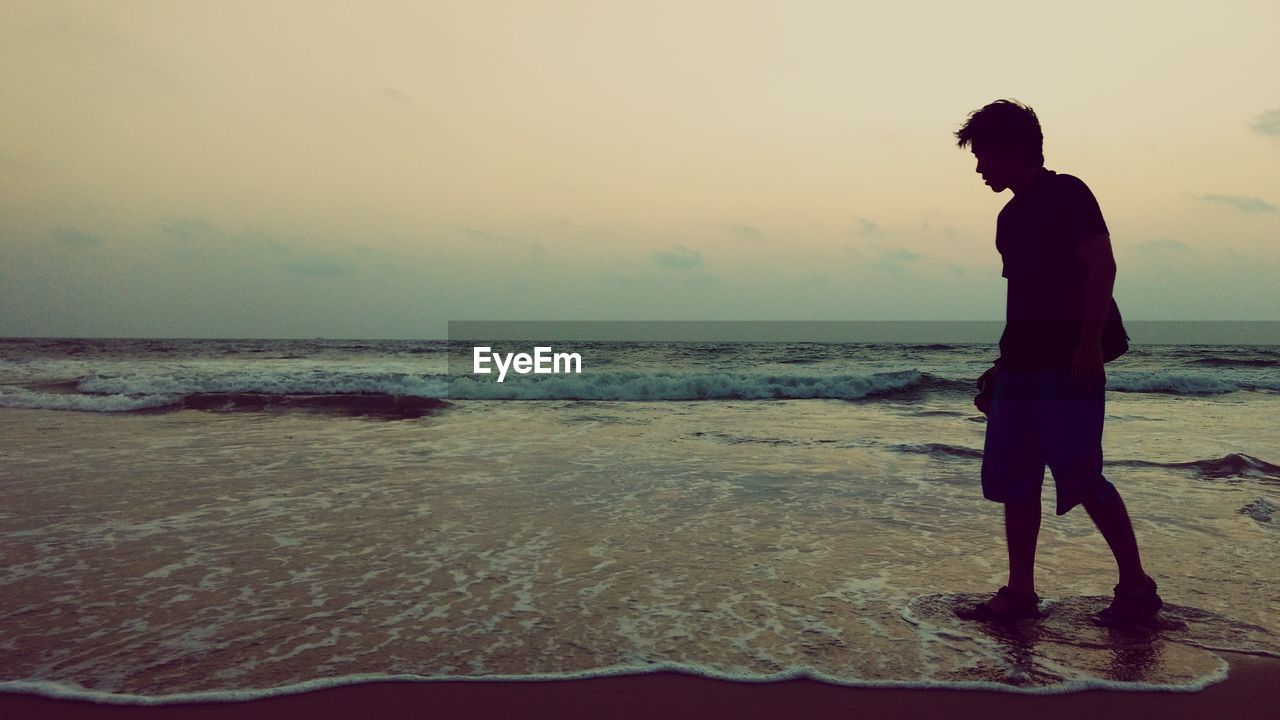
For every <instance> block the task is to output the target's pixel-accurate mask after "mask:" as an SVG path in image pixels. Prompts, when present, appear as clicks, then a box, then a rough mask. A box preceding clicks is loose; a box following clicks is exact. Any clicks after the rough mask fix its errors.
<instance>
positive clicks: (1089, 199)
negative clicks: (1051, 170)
mask: <svg viewBox="0 0 1280 720" xmlns="http://www.w3.org/2000/svg"><path fill="white" fill-rule="evenodd" d="M1059 177H1061V178H1062V183H1061V188H1060V191H1059V200H1060V203H1061V205H1060V208H1059V209H1060V212H1061V213H1062V214H1061V215H1060V217H1061V219H1062V227H1063V229H1064V233H1063V239H1064V240H1065V241H1066V243H1067V245H1068V246H1071V247H1075V246H1077V245H1080V244H1081V243H1083V242H1084V241H1086V240H1088V239H1089V238H1092V237H1093V236H1095V235H1098V234H1101V233H1105V232H1110V231H1109V230H1107V222H1106V220H1104V219H1103V217H1102V209H1101V208H1100V207H1098V201H1097V199H1096V198H1094V196H1093V192H1092V191H1090V190H1089V186H1088V185H1085V184H1084V181H1083V180H1081V179H1080V178H1077V177H1075V176H1073V175H1060V176H1059Z"/></svg>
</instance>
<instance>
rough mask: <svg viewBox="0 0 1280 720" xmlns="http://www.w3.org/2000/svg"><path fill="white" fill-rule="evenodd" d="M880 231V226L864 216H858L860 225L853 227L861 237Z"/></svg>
mask: <svg viewBox="0 0 1280 720" xmlns="http://www.w3.org/2000/svg"><path fill="white" fill-rule="evenodd" d="M878 232H880V226H879V225H877V224H875V223H873V222H871V221H870V220H868V219H866V218H864V217H860V218H858V227H856V228H854V229H853V233H854V234H855V235H859V236H861V237H866V236H868V235H875V234H876V233H878Z"/></svg>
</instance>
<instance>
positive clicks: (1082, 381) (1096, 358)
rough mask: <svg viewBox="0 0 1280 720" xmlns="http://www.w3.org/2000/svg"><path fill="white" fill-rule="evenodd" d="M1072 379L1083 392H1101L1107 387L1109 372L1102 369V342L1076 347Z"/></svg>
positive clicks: (1082, 344)
mask: <svg viewBox="0 0 1280 720" xmlns="http://www.w3.org/2000/svg"><path fill="white" fill-rule="evenodd" d="M1071 378H1072V379H1073V380H1075V383H1076V386H1077V387H1079V388H1080V389H1082V390H1086V391H1090V392H1092V391H1095V390H1100V389H1102V388H1104V387H1106V385H1107V371H1106V370H1104V369H1103V367H1102V342H1101V341H1098V342H1086V343H1081V344H1080V345H1078V346H1076V357H1075V360H1074V362H1073V363H1072V365H1071Z"/></svg>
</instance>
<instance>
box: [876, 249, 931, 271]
mask: <svg viewBox="0 0 1280 720" xmlns="http://www.w3.org/2000/svg"><path fill="white" fill-rule="evenodd" d="M921 257H923V255H920V254H918V253H913V252H911V251H910V250H908V249H906V248H901V247H897V248H889V249H887V250H885V251H884V252H882V253H881V254H880V257H878V258H876V259H875V260H872V261H871V266H872V267H874V268H879V269H881V270H888V271H889V272H894V273H902V272H906V271H907V268H908V266H909V265H911V264H913V263H915V262H916V261H918V260H919V259H920V258H921Z"/></svg>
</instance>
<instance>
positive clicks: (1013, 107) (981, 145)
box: [956, 100, 1044, 192]
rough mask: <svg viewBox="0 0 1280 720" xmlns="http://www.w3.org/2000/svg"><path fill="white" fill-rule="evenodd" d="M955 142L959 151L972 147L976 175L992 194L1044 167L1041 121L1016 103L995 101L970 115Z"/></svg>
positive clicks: (1029, 110) (1026, 108) (957, 132)
mask: <svg viewBox="0 0 1280 720" xmlns="http://www.w3.org/2000/svg"><path fill="white" fill-rule="evenodd" d="M956 139H957V140H958V142H957V143H956V144H957V145H958V146H959V147H962V148H963V147H965V146H970V147H971V149H972V150H973V154H974V156H975V157H977V158H978V167H977V172H978V173H979V174H980V175H982V179H983V180H985V181H986V182H987V184H988V185H990V186H991V189H992V190H993V191H995V192H1001V191H1003V190H1004V189H1005V188H1008V187H1010V185H1012V184H1014V183H1015V182H1017V181H1018V180H1019V179H1021V178H1026V177H1027V176H1028V174H1030V173H1031V172H1033V171H1034V170H1036V169H1038V168H1040V167H1042V166H1043V165H1044V135H1043V134H1042V133H1041V132H1040V119H1039V118H1037V117H1036V113H1035V111H1034V110H1032V109H1031V108H1030V107H1027V106H1026V105H1023V104H1021V103H1018V102H1017V101H1016V100H997V101H995V102H993V103H991V104H990V105H987V106H985V107H983V108H982V109H981V110H976V111H974V112H972V113H969V118H968V119H967V120H966V121H965V124H964V127H962V128H960V129H959V130H957V131H956Z"/></svg>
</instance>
